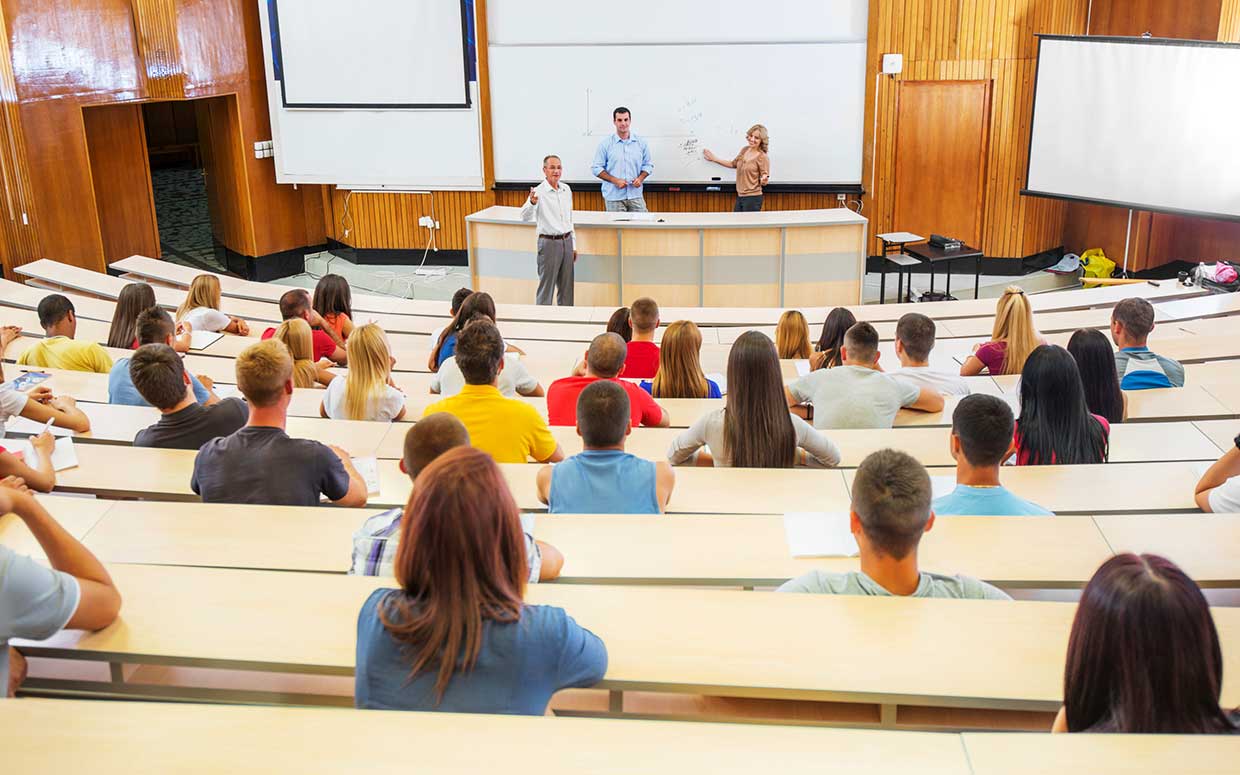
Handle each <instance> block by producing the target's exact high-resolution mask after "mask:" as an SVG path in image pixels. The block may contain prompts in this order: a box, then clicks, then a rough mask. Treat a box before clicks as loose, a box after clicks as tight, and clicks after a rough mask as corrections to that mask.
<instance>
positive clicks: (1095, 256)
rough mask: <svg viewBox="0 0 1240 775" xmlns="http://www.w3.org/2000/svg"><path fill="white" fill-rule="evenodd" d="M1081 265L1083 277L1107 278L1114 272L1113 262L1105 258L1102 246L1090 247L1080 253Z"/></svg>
mask: <svg viewBox="0 0 1240 775" xmlns="http://www.w3.org/2000/svg"><path fill="white" fill-rule="evenodd" d="M1081 266H1082V267H1083V268H1084V269H1085V275H1084V278H1083V279H1087V278H1090V277H1098V278H1107V277H1110V276H1111V275H1112V274H1114V273H1115V262H1114V261H1112V260H1111V259H1109V258H1107V254H1106V253H1104V252H1102V248H1090V249H1089V250H1087V251H1085V252H1084V253H1082V254H1081Z"/></svg>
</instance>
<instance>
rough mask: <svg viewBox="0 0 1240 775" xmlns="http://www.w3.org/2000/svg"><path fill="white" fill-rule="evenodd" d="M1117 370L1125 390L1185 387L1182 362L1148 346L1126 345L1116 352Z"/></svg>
mask: <svg viewBox="0 0 1240 775" xmlns="http://www.w3.org/2000/svg"><path fill="white" fill-rule="evenodd" d="M1115 371H1116V373H1117V374H1119V386H1120V387H1121V388H1123V389H1124V390H1148V389H1150V388H1169V387H1184V367H1183V366H1181V365H1180V362H1179V361H1175V360H1172V359H1171V358H1166V357H1163V356H1161V355H1158V354H1157V353H1152V352H1150V348H1148V347H1124V348H1122V349H1121V350H1120V351H1119V352H1117V353H1115Z"/></svg>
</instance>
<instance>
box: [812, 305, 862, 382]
mask: <svg viewBox="0 0 1240 775" xmlns="http://www.w3.org/2000/svg"><path fill="white" fill-rule="evenodd" d="M856 324H857V316H856V315H854V314H853V313H852V312H851V311H849V310H848V309H846V308H845V307H836V308H835V309H833V310H831V312H830V313H828V314H827V319H826V320H824V321H823V322H822V336H820V337H818V352H820V353H826V354H827V358H826V360H824V361H823V362H822V368H824V369H830V368H833V367H835V366H839V365H840V364H841V363H843V362H844V359H843V358H841V357H840V348H841V347H843V346H844V334H846V333H848V329H850V328H852V327H853V326H855V325H856Z"/></svg>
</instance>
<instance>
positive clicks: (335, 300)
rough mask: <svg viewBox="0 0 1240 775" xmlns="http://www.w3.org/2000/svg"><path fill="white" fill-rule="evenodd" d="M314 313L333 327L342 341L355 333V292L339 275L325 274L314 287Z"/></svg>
mask: <svg viewBox="0 0 1240 775" xmlns="http://www.w3.org/2000/svg"><path fill="white" fill-rule="evenodd" d="M313 306H314V311H315V312H317V313H319V317H321V318H323V322H324V323H326V324H327V325H329V326H331V328H332V330H333V331H335V332H336V335H337V336H339V337H340V340H341V341H344V340H346V339H348V338H349V334H351V333H353V291H352V290H351V289H350V288H349V281H348V280H346V279H344V278H343V277H341V276H340V275H338V274H325V275H323V276H322V277H320V278H319V282H318V284H317V285H315V286H314V301H313Z"/></svg>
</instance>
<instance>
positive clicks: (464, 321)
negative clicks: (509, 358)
mask: <svg viewBox="0 0 1240 775" xmlns="http://www.w3.org/2000/svg"><path fill="white" fill-rule="evenodd" d="M478 316H482V317H485V318H486V319H487V320H490V321H491V323H492V324H495V323H496V321H497V320H498V318H497V317H496V316H495V300H494V299H492V298H491V294H489V293H486V292H484V291H476V292H474V293H471V294H469V295H468V296H466V297H465V300H464V301H462V302H461V306H460V308H459V309H458V310H457V311H456V312H455V313H454V314H453V315H452V319H451V320H449V321H448V325H446V326H445V327H443V328H441V329H439V335H438V336H437V337H435V338H432V339H431V342H432V343H433V346H432V347H431V355H430V358H429V359H428V360H427V362H426V365H427V367H428V368H429V369H430V371H431V372H433V373H437V372H438V371H439V369H440V368H442V367H443V364H444V362H445V361H446V360H448V359H449V358H451V357H452V356H453V354H455V353H456V346H457V337H458V336H460V333H461V331H463V330H464V329H465V326H466V325H468V324H469V323H470V322H471V321H473V319H474V318H476V317H478ZM503 339H504V338H503V337H502V336H501V337H500V341H501V342H503ZM503 349H504V352H512V353H516V354H517V355H525V353H524V352H523V351H522V350H521V349H520V348H519V347H515V346H513V345H510V344H507V343H504V348H503Z"/></svg>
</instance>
